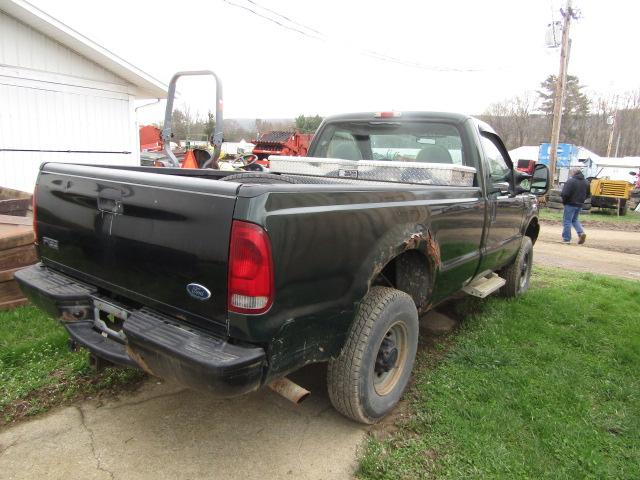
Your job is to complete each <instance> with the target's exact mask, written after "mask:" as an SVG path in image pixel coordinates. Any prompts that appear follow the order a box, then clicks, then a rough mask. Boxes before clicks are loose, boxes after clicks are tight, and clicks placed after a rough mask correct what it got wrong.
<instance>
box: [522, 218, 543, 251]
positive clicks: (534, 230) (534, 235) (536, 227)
mask: <svg viewBox="0 0 640 480" xmlns="http://www.w3.org/2000/svg"><path fill="white" fill-rule="evenodd" d="M539 233H540V224H539V223H538V219H537V218H532V219H531V221H530V222H529V225H527V229H526V230H525V232H524V234H525V236H527V237H529V238H530V239H531V243H533V244H534V245H535V243H536V240H537V239H538V234H539Z"/></svg>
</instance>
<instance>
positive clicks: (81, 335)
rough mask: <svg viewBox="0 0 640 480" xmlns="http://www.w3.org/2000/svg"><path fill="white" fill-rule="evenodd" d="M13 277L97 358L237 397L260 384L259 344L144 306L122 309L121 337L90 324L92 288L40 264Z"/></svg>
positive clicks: (95, 291) (94, 289)
mask: <svg viewBox="0 0 640 480" xmlns="http://www.w3.org/2000/svg"><path fill="white" fill-rule="evenodd" d="M15 278H16V280H17V281H18V283H19V284H20V287H21V288H22V291H23V292H24V293H25V295H27V296H28V297H29V299H30V300H31V301H32V302H33V303H35V304H36V305H37V306H38V307H40V308H42V309H43V310H45V311H47V312H48V313H49V314H50V315H51V316H53V317H55V318H58V319H60V320H61V322H62V324H63V325H64V326H65V328H66V329H67V331H68V332H69V335H70V336H71V337H72V338H73V339H74V340H75V341H76V342H77V343H78V344H80V345H81V346H83V347H85V348H87V349H88V350H89V351H91V353H92V354H94V355H96V356H98V357H100V358H104V359H106V360H108V361H110V362H112V363H116V364H120V365H126V366H130V367H131V366H134V367H138V368H142V369H143V370H145V371H147V372H149V373H151V374H153V375H155V376H158V377H161V378H167V379H173V380H176V381H178V382H179V383H181V384H183V385H186V386H188V387H191V388H194V389H198V390H207V391H210V392H212V393H213V394H215V395H216V396H219V397H233V396H237V395H242V394H244V393H248V392H250V391H253V390H256V389H258V388H259V387H260V385H261V381H262V376H263V369H264V368H263V367H264V365H265V352H264V350H263V349H262V348H258V347H253V346H240V345H234V344H231V343H229V342H228V341H225V340H223V339H220V338H217V337H214V336H211V335H209V334H207V333H206V332H202V331H200V330H196V329H194V328H192V327H190V326H188V325H185V324H181V323H180V322H177V321H176V320H175V319H174V318H173V317H169V316H167V315H164V314H161V313H159V312H156V311H153V310H151V309H148V308H146V307H145V308H141V309H137V310H134V309H131V310H127V314H128V315H127V318H126V320H125V321H124V324H123V327H122V331H123V332H124V334H125V336H126V340H125V341H123V340H122V339H119V338H114V337H112V336H110V335H107V334H104V333H103V332H99V331H98V330H97V329H96V328H95V327H94V323H93V319H94V307H93V301H94V298H95V297H96V295H97V294H98V289H97V287H94V286H92V285H89V284H87V283H84V282H79V281H77V280H75V279H73V278H71V277H69V276H67V275H63V274H61V273H58V272H56V271H55V270H52V269H50V268H48V267H45V266H43V265H42V264H37V265H33V266H31V267H27V268H25V269H22V270H20V271H18V272H16V273H15ZM105 335H106V336H105Z"/></svg>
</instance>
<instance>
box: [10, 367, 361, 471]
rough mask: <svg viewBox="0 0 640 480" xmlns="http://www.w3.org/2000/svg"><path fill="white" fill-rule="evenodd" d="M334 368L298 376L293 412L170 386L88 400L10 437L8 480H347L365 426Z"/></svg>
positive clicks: (273, 398)
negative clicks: (299, 398)
mask: <svg viewBox="0 0 640 480" xmlns="http://www.w3.org/2000/svg"><path fill="white" fill-rule="evenodd" d="M325 372H326V368H325V367H324V366H322V365H313V366H310V367H308V368H306V369H303V370H301V371H300V372H298V373H297V374H296V375H294V376H292V377H291V378H292V379H294V380H296V381H297V382H299V383H300V384H301V385H303V386H305V387H306V388H308V389H309V390H311V392H312V394H311V396H310V397H309V399H307V400H306V401H305V402H303V403H302V404H301V405H298V406H296V405H293V404H291V403H289V402H288V401H287V400H285V399H283V398H281V397H279V396H278V395H276V394H275V393H273V392H271V391H270V390H267V389H263V390H261V391H259V392H256V393H254V394H251V395H247V396H244V397H240V398H237V399H231V400H216V399H214V398H212V397H211V396H209V395H206V394H202V393H199V392H193V391H190V390H184V389H183V388H182V387H179V386H177V385H172V384H170V383H158V381H156V380H153V381H149V382H148V383H147V384H146V385H145V386H144V387H143V388H142V389H141V390H140V391H138V392H136V393H135V394H133V395H131V396H126V397H122V398H121V399H119V400H112V401H108V402H106V403H104V404H102V405H100V404H99V403H97V402H85V403H83V404H81V405H77V406H71V407H66V408H63V409H60V410H56V411H54V412H52V413H50V414H49V415H46V416H44V417H42V418H38V419H35V420H32V421H29V422H23V423H21V424H18V425H16V426H14V427H11V428H9V429H7V430H5V431H3V432H0V478H2V479H3V480H4V479H34V478H35V479H37V478H43V479H44V478H46V479H65V480H70V479H152V480H161V479H205V478H206V479H276V478H277V479H282V478H285V479H286V478H301V479H345V478H351V477H352V475H353V471H354V469H355V468H356V460H355V459H356V450H357V448H358V446H359V445H360V444H361V442H362V440H363V438H364V434H365V428H364V427H363V426H361V425H358V424H356V423H354V422H352V421H350V420H347V419H346V418H344V417H342V416H341V415H339V414H338V413H337V412H336V411H335V410H333V408H331V405H330V403H329V400H328V397H327V394H326V386H325V381H324V378H325Z"/></svg>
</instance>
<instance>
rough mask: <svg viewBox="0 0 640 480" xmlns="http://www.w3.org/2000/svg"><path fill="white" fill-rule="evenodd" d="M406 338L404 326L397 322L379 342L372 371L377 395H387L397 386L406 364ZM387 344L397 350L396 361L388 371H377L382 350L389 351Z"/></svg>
mask: <svg viewBox="0 0 640 480" xmlns="http://www.w3.org/2000/svg"><path fill="white" fill-rule="evenodd" d="M408 338H409V336H408V334H407V328H406V326H405V325H404V323H402V322H400V321H397V322H395V323H393V324H392V325H391V326H390V327H389V329H388V330H387V333H385V335H384V337H383V338H382V339H381V340H380V343H379V344H378V350H377V352H378V353H377V355H376V360H375V362H374V371H373V388H374V389H375V391H376V393H377V394H378V395H380V396H384V395H388V394H389V393H391V392H392V391H393V389H394V388H395V387H396V385H398V381H399V380H400V377H401V376H402V373H403V372H404V369H405V366H406V364H407V347H408V344H409V342H408ZM389 342H390V343H391V344H392V345H393V347H392V348H395V349H397V359H396V360H395V362H393V363H394V364H393V366H392V367H391V368H389V370H388V371H379V370H380V369H379V366H380V363H381V362H380V357H381V355H382V354H383V353H384V352H383V350H385V349H386V350H389ZM385 347H386V348H385Z"/></svg>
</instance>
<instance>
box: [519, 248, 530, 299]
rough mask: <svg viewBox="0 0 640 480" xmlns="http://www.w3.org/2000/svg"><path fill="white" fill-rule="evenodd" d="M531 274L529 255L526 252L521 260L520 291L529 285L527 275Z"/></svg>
mask: <svg viewBox="0 0 640 480" xmlns="http://www.w3.org/2000/svg"><path fill="white" fill-rule="evenodd" d="M530 273H531V254H530V252H527V253H525V254H524V258H523V259H522V266H521V267H520V291H523V290H525V289H526V288H527V284H528V283H529V275H530Z"/></svg>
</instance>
